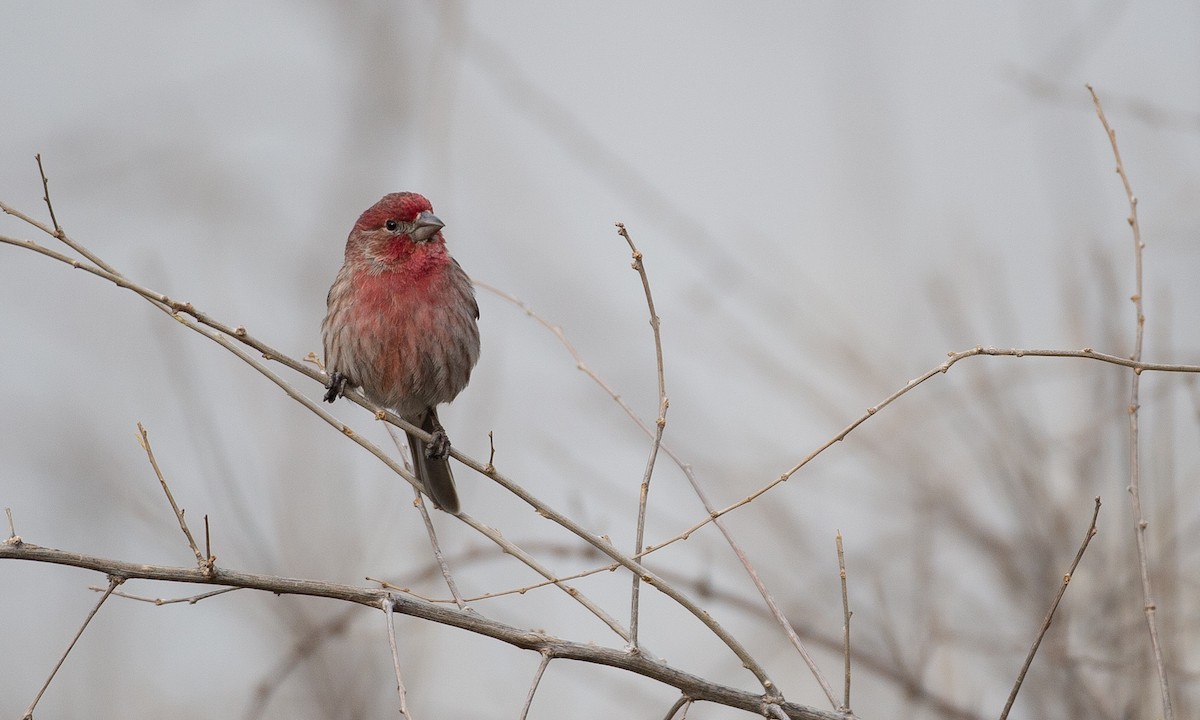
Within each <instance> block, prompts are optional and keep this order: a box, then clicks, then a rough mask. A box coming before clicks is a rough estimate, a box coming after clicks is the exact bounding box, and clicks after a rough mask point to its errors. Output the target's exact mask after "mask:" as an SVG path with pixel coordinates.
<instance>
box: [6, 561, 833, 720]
mask: <svg viewBox="0 0 1200 720" xmlns="http://www.w3.org/2000/svg"><path fill="white" fill-rule="evenodd" d="M0 560H28V561H31V562H41V563H53V564H57V565H69V566H71V567H77V568H83V569H86V570H94V571H96V572H101V573H104V574H105V575H107V576H108V577H109V578H117V579H120V580H135V579H136V580H161V581H169V582H185V583H195V584H197V585H219V586H225V587H238V588H246V589H251V590H263V591H265V592H270V593H274V594H276V595H305V596H309V597H323V598H330V599H333V600H341V601H343V602H352V603H357V604H359V605H364V606H366V607H369V608H371V609H373V610H379V609H380V607H382V601H383V600H384V599H385V598H390V599H391V601H392V602H393V603H394V611H395V612H398V613H402V614H404V615H409V616H411V617H415V618H420V619H422V620H430V621H432V622H436V623H440V624H442V625H448V626H450V627H456V628H459V629H461V630H467V631H469V632H473V633H478V634H480V635H484V636H486V637H490V638H494V639H496V640H500V641H502V642H506V643H508V644H509V645H512V646H514V647H518V648H521V649H523V650H533V651H535V652H538V653H541V654H542V655H543V656H546V657H549V658H551V659H564V660H578V661H580V662H589V663H595V664H597V665H607V666H609V667H614V668H617V669H620V670H626V671H628V672H632V673H635V674H638V675H642V676H644V677H647V678H650V679H652V680H657V681H659V682H661V683H664V684H666V685H670V686H672V687H674V688H677V689H678V690H680V691H681V692H682V693H684V694H685V695H686V696H687V697H689V698H692V699H694V700H698V701H706V702H713V703H717V704H720V705H725V706H727V707H732V708H737V709H740V710H745V711H747V712H752V713H756V714H760V715H761V714H763V712H764V707H765V706H766V705H768V704H774V705H777V706H778V707H779V708H781V709H782V710H783V711H784V713H786V714H787V716H788V717H789V718H795V719H796V720H842V719H843V717H844V716H842V715H839V714H837V713H830V712H822V711H820V710H817V709H815V708H810V707H807V706H804V705H798V704H796V703H787V702H783V701H782V700H781V699H780V698H778V697H771V698H768V697H766V696H764V695H761V694H756V693H752V692H747V691H745V690H739V689H737V688H732V687H729V686H727V685H719V684H717V683H713V682H709V681H708V680H705V679H704V678H702V677H699V676H697V675H693V674H691V673H687V672H684V671H682V670H678V669H676V668H673V667H671V666H669V665H666V664H664V663H660V662H655V661H654V660H651V659H649V658H647V657H646V656H645V655H640V654H639V655H634V654H631V653H628V652H626V651H625V650H616V649H613V648H606V647H601V646H598V645H593V644H585V643H577V642H569V641H566V640H560V639H558V638H556V637H554V636H552V635H547V634H545V633H541V632H535V631H532V630H522V629H520V628H516V627H513V626H511V625H505V624H504V623H501V622H497V621H495V620H491V619H488V618H486V617H483V616H481V615H480V614H479V613H477V612H463V611H460V610H458V609H457V608H454V607H449V606H443V605H439V604H437V603H431V602H427V601H425V600H419V599H417V598H414V597H411V596H408V595H403V594H397V593H391V592H389V591H387V590H382V589H378V588H365V587H357V586H354V585H341V584H338V583H330V582H322V581H320V580H305V579H300V578H287V577H279V576H276V575H259V574H255V573H245V572H238V571H236V570H226V569H224V568H219V567H214V568H212V570H211V571H210V572H206V571H205V570H201V569H200V568H194V567H174V566H170V565H143V564H140V563H131V562H124V561H121V560H109V559H107V558H100V557H95V556H92V555H84V554H82V553H74V552H67V551H65V550H56V549H54V548H47V547H41V546H39V545H34V544H32V543H27V542H24V541H21V540H20V539H19V538H11V539H9V540H8V541H5V542H2V543H0Z"/></svg>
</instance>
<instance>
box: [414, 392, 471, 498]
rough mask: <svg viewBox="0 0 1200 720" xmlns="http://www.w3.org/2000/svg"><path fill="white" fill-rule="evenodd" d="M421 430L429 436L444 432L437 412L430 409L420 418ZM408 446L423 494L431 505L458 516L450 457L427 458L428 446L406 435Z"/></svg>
mask: <svg viewBox="0 0 1200 720" xmlns="http://www.w3.org/2000/svg"><path fill="white" fill-rule="evenodd" d="M420 425H421V429H422V430H424V431H425V432H427V433H429V434H431V435H432V434H434V433H437V432H443V433H444V432H445V431H444V430H442V425H441V423H439V422H438V419H437V412H436V411H435V410H433V409H432V408H430V410H429V411H428V412H426V413H425V415H424V416H423V417H422V418H421V423H420ZM408 445H409V447H411V448H412V455H413V470H414V471H415V472H416V474H417V480H419V481H421V486H422V487H423V488H425V494H426V495H428V496H429V499H430V500H433V504H434V505H436V506H438V507H439V508H441V509H442V510H445V511H446V512H448V513H450V514H452V515H457V514H458V509H459V508H458V492H457V491H456V490H455V489H454V473H452V472H450V457H449V456H448V455H446V456H443V457H440V458H439V457H433V458H431V457H428V456H427V454H426V448H427V447H428V444H427V443H426V442H425V441H424V440H422V439H420V438H418V437H414V436H413V435H412V434H411V433H410V434H409V435H408Z"/></svg>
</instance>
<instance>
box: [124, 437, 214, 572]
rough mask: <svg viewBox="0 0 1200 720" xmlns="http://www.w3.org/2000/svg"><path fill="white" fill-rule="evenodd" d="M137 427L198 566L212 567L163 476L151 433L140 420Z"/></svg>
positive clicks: (151, 463) (139, 439)
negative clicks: (155, 454) (155, 455)
mask: <svg viewBox="0 0 1200 720" xmlns="http://www.w3.org/2000/svg"><path fill="white" fill-rule="evenodd" d="M137 429H138V444H139V445H141V446H142V450H144V451H145V452H146V457H147V458H149V460H150V467H152V468H154V474H155V475H157V476H158V483H159V484H160V485H162V489H163V492H164V493H166V495H167V502H169V503H171V509H172V510H174V511H175V519H176V520H178V521H179V529H180V530H183V536H184V537H186V538H187V541H188V546H190V547H191V548H192V552H193V553H195V555H196V566H197V567H201V568H204V567H209V568H211V567H212V566H211V565H210V564H209V563H208V562H207V561H206V560H205V558H204V555H202V554H201V553H200V548H199V547H197V546H196V539H195V538H194V537H192V531H191V530H190V529H188V526H187V520H184V519H183V510H180V509H179V505H178V503H176V502H175V496H174V495H172V494H171V488H170V486H168V485H167V479H166V478H165V477H164V476H163V473H162V469H161V468H160V467H159V466H158V460H156V459H155V458H154V450H153V449H151V447H150V435H149V434H148V433H147V432H146V428H144V427H142V424H141V423H140V422H139V423H138V424H137Z"/></svg>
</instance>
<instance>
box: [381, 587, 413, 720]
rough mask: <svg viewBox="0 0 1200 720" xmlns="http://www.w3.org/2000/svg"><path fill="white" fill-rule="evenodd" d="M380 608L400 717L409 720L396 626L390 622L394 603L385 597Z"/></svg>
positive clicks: (410, 716) (406, 693)
mask: <svg viewBox="0 0 1200 720" xmlns="http://www.w3.org/2000/svg"><path fill="white" fill-rule="evenodd" d="M382 606H383V617H384V621H385V622H386V623H387V636H388V646H389V647H390V648H391V650H392V667H393V668H394V669H395V671H396V692H397V693H398V694H399V695H400V717H402V718H408V719H410V720H411V718H412V715H411V714H409V712H408V692H407V691H406V690H405V689H404V675H403V674H402V673H401V672H400V652H399V650H397V649H396V624H395V623H394V622H392V610H393V609H394V608H395V601H394V600H393V599H392V598H391V597H386V598H384V599H383V602H382Z"/></svg>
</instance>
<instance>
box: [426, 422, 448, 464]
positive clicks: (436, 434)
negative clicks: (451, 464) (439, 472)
mask: <svg viewBox="0 0 1200 720" xmlns="http://www.w3.org/2000/svg"><path fill="white" fill-rule="evenodd" d="M432 435H433V437H432V438H430V440H429V444H428V445H426V446H425V457H427V458H429V459H430V460H442V459H445V458H446V456H448V455H449V454H450V436H449V435H447V434H446V431H445V430H442V429H440V428H439V429H437V430H434V431H433V433H432Z"/></svg>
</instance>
